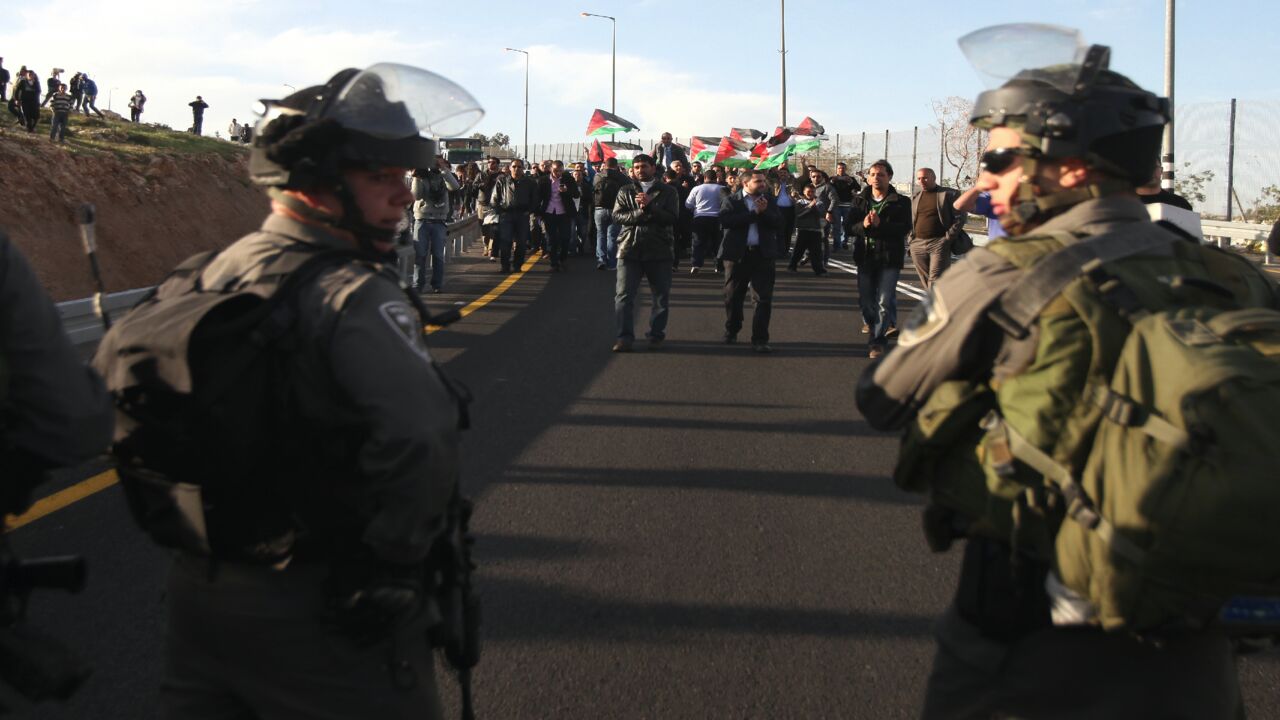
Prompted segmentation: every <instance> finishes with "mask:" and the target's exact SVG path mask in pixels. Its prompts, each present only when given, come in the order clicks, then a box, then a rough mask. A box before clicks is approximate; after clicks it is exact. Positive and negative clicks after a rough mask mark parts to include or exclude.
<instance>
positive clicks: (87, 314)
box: [58, 287, 152, 345]
mask: <svg viewBox="0 0 1280 720" xmlns="http://www.w3.org/2000/svg"><path fill="white" fill-rule="evenodd" d="M151 290H152V288H149V287H145V288H137V289H135V290H125V291H124V292H118V293H111V294H110V295H107V296H106V297H105V298H103V301H102V305H103V307H104V308H105V309H106V311H107V314H109V315H117V314H119V313H120V311H123V310H127V309H129V308H131V307H133V306H134V305H137V304H138V301H139V300H141V299H142V298H144V297H146V295H147V293H149V292H151ZM58 314H60V315H61V316H62V328H63V330H65V331H66V333H67V337H69V338H71V344H72V345H85V344H87V343H93V342H97V341H98V340H101V339H102V321H101V320H99V319H98V316H97V314H96V313H94V311H93V298H83V299H81V300H68V301H66V302H60V303H58Z"/></svg>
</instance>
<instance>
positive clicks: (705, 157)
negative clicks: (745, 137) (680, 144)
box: [689, 135, 720, 165]
mask: <svg viewBox="0 0 1280 720" xmlns="http://www.w3.org/2000/svg"><path fill="white" fill-rule="evenodd" d="M719 149H720V138H718V137H706V136H699V135H695V136H694V138H693V140H692V141H691V142H690V144H689V160H690V161H694V160H696V161H698V162H700V163H702V164H703V165H710V164H711V163H713V162H715V161H716V151H717V150H719Z"/></svg>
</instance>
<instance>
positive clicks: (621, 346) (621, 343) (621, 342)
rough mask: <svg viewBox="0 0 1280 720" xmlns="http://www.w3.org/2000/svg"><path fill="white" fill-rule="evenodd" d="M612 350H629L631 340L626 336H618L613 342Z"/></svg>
mask: <svg viewBox="0 0 1280 720" xmlns="http://www.w3.org/2000/svg"><path fill="white" fill-rule="evenodd" d="M613 351H614V352H617V353H623V352H631V341H630V340H628V339H626V338H618V341H617V342H615V343H614V344H613Z"/></svg>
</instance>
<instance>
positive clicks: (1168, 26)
mask: <svg viewBox="0 0 1280 720" xmlns="http://www.w3.org/2000/svg"><path fill="white" fill-rule="evenodd" d="M1164 96H1165V97H1167V98H1169V123H1168V124H1167V125H1165V126H1164V142H1163V143H1162V144H1161V148H1160V163H1161V165H1163V168H1162V169H1163V171H1164V172H1162V173H1161V176H1160V187H1162V188H1164V189H1165V190H1170V191H1172V190H1173V180H1174V177H1173V176H1174V170H1175V168H1174V165H1175V163H1174V161H1173V0H1165V4H1164ZM1230 203H1231V198H1227V204H1228V205H1230Z"/></svg>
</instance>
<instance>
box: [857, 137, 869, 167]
mask: <svg viewBox="0 0 1280 720" xmlns="http://www.w3.org/2000/svg"><path fill="white" fill-rule="evenodd" d="M866 169H867V131H865V130H863V131H862V152H861V154H860V155H858V172H863V171H865V170H866Z"/></svg>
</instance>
